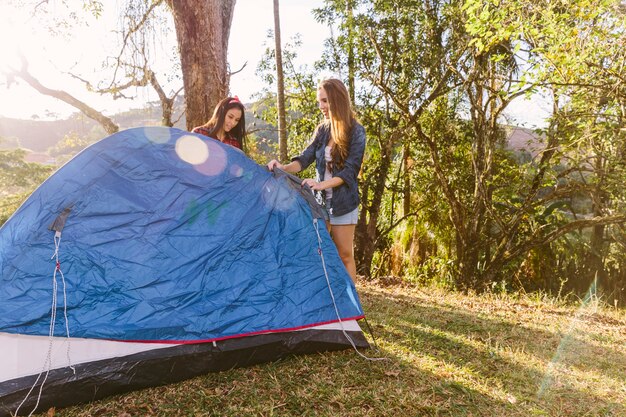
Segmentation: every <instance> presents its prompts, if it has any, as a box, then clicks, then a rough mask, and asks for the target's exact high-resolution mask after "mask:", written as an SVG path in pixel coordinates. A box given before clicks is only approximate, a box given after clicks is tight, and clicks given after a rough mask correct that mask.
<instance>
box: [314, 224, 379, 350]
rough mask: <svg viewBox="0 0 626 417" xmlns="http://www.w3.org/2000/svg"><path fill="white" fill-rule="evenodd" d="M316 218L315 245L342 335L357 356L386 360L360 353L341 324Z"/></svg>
mask: <svg viewBox="0 0 626 417" xmlns="http://www.w3.org/2000/svg"><path fill="white" fill-rule="evenodd" d="M317 220H318V219H313V225H314V227H315V233H317V245H318V249H317V250H318V253H319V255H320V258H321V259H322V268H324V276H325V277H326V284H327V285H328V291H330V298H331V299H332V300H333V306H334V307H335V314H336V315H337V320H339V325H340V326H341V331H342V332H343V335H344V336H345V337H346V339H348V342H350V344H351V345H352V347H353V348H354V351H355V352H356V353H358V354H359V356H361V357H362V358H363V359H367V360H368V361H386V360H388V359H387V358H370V357H368V356H366V355H364V354H362V353H361V352H359V349H357V347H356V344H355V343H354V341H353V340H352V338H351V337H350V336H349V335H348V332H347V331H346V328H345V327H344V325H343V321H342V320H341V316H340V314H339V308H338V307H337V302H336V301H335V294H334V293H333V289H332V288H331V285H330V278H329V277H328V271H327V269H326V261H325V260H324V252H323V251H322V237H321V236H320V231H319V225H318V221H317Z"/></svg>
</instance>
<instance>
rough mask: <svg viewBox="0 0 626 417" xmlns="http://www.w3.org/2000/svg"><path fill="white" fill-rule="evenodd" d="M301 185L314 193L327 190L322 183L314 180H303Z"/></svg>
mask: <svg viewBox="0 0 626 417" xmlns="http://www.w3.org/2000/svg"><path fill="white" fill-rule="evenodd" d="M301 185H302V186H303V187H304V186H305V185H306V186H308V187H309V188H310V189H311V190H313V191H321V190H325V189H326V187H324V186H323V184H322V183H321V182H317V181H315V180H314V179H312V178H307V179H305V180H303V181H302V184H301Z"/></svg>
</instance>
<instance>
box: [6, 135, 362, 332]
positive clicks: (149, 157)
mask: <svg viewBox="0 0 626 417" xmlns="http://www.w3.org/2000/svg"><path fill="white" fill-rule="evenodd" d="M63 213H65V218H64V220H65V224H64V226H63V227H62V232H61V239H60V242H59V250H58V256H59V262H60V271H58V272H63V276H64V280H65V293H66V295H67V306H66V308H64V307H63V292H62V282H61V281H60V280H61V277H60V276H57V280H58V281H59V284H58V285H59V287H58V291H57V300H58V305H57V314H56V315H57V329H58V332H60V331H61V329H63V325H62V323H63V320H62V319H63V317H64V315H65V314H67V318H68V327H69V333H70V335H71V336H72V337H80V338H95V339H109V340H120V341H148V342H161V343H197V342H206V341H212V340H223V339H227V338H232V337H239V336H243V335H254V334H262V333H265V332H271V331H279V330H281V329H283V330H294V329H299V328H306V327H310V326H314V325H317V324H323V323H332V322H337V321H338V320H339V319H358V318H361V317H363V310H362V308H361V305H360V303H359V300H358V296H357V293H356V290H355V288H354V285H353V283H352V281H351V279H350V277H349V275H348V274H347V272H346V270H345V268H344V267H343V264H342V262H341V259H340V258H339V256H338V254H337V251H336V249H335V247H334V244H333V242H332V240H331V239H330V236H329V234H328V232H327V231H326V228H325V227H324V225H323V222H322V221H320V224H318V225H315V224H314V218H313V216H312V214H311V209H310V207H309V205H308V203H307V201H306V199H305V198H304V197H303V196H302V195H300V194H299V193H298V192H296V191H294V189H293V187H292V186H291V185H290V184H289V180H288V179H287V178H286V177H284V176H280V175H279V176H274V175H272V173H270V172H268V171H267V169H266V168H265V167H262V166H260V165H258V164H256V163H254V162H253V161H252V160H250V159H249V158H248V157H246V156H245V155H244V154H243V153H242V152H241V151H239V150H237V149H235V148H232V147H230V146H227V145H224V144H222V143H220V142H218V141H215V140H212V139H206V138H203V137H201V136H200V135H195V134H190V133H188V132H185V131H182V130H178V129H171V128H156V127H153V128H136V129H129V130H125V131H122V132H119V133H117V134H115V135H112V136H110V137H108V138H106V139H104V140H102V141H100V142H98V143H96V144H94V145H92V146H90V147H89V148H87V149H86V150H84V151H83V152H81V153H80V154H78V155H77V156H76V157H74V158H73V159H72V160H71V161H69V162H68V163H67V164H66V165H64V166H63V167H61V168H60V169H59V170H58V171H57V172H56V173H55V174H54V175H53V176H51V177H50V178H49V179H48V180H47V181H46V182H44V184H42V186H40V187H39V188H38V189H37V190H36V191H35V192H34V193H33V194H32V195H31V197H30V198H29V199H28V200H27V201H26V202H25V203H24V204H23V205H22V206H21V207H20V208H19V209H18V211H17V212H16V213H15V214H14V215H13V216H12V217H11V218H10V219H9V220H8V221H7V223H6V224H5V225H4V226H3V227H2V229H0V248H2V253H1V256H0V271H2V277H1V280H0V332H7V333H16V334H26V335H48V332H49V328H50V316H51V311H50V309H51V298H52V277H53V273H54V270H55V268H56V265H55V261H54V259H51V255H53V253H54V250H55V248H54V234H55V232H54V231H53V230H49V227H51V226H52V225H53V224H54V223H55V221H56V220H57V218H59V216H61V215H62V214H63ZM57 223H58V222H57ZM316 227H317V230H316ZM318 232H319V234H320V236H321V251H322V254H323V256H324V261H325V266H326V272H325V271H324V268H323V267H322V262H321V257H320V252H319V248H318V234H317V233H318ZM58 275H60V274H58ZM326 275H328V279H329V280H330V288H329V285H328V283H327V278H326ZM331 291H332V295H333V296H334V302H333V297H331V296H330V293H331ZM335 307H336V308H335Z"/></svg>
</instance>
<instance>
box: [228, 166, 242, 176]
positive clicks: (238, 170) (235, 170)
mask: <svg viewBox="0 0 626 417" xmlns="http://www.w3.org/2000/svg"><path fill="white" fill-rule="evenodd" d="M230 173H231V175H232V176H233V177H237V178H239V177H241V176H243V168H242V167H240V166H239V165H237V164H234V165H232V166H231V167H230Z"/></svg>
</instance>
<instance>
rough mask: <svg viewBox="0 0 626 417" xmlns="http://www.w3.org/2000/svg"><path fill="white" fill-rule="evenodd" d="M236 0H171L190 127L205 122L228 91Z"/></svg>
mask: <svg viewBox="0 0 626 417" xmlns="http://www.w3.org/2000/svg"><path fill="white" fill-rule="evenodd" d="M235 2H236V0H206V1H197V0H168V1H167V3H168V5H169V7H170V8H171V10H172V15H173V17H174V25H175V27H176V37H177V39H178V49H179V52H180V62H181V69H182V73H183V84H184V86H185V103H186V110H185V116H186V118H187V129H189V130H191V129H192V128H193V127H195V126H198V125H201V124H203V123H205V122H206V121H207V120H208V119H209V118H210V117H211V115H212V113H213V108H214V107H215V105H216V104H217V103H218V102H219V101H220V99H222V98H224V97H226V96H227V95H228V90H229V78H228V65H227V54H228V38H229V36H230V25H231V23H232V20H233V11H234V8H235Z"/></svg>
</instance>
